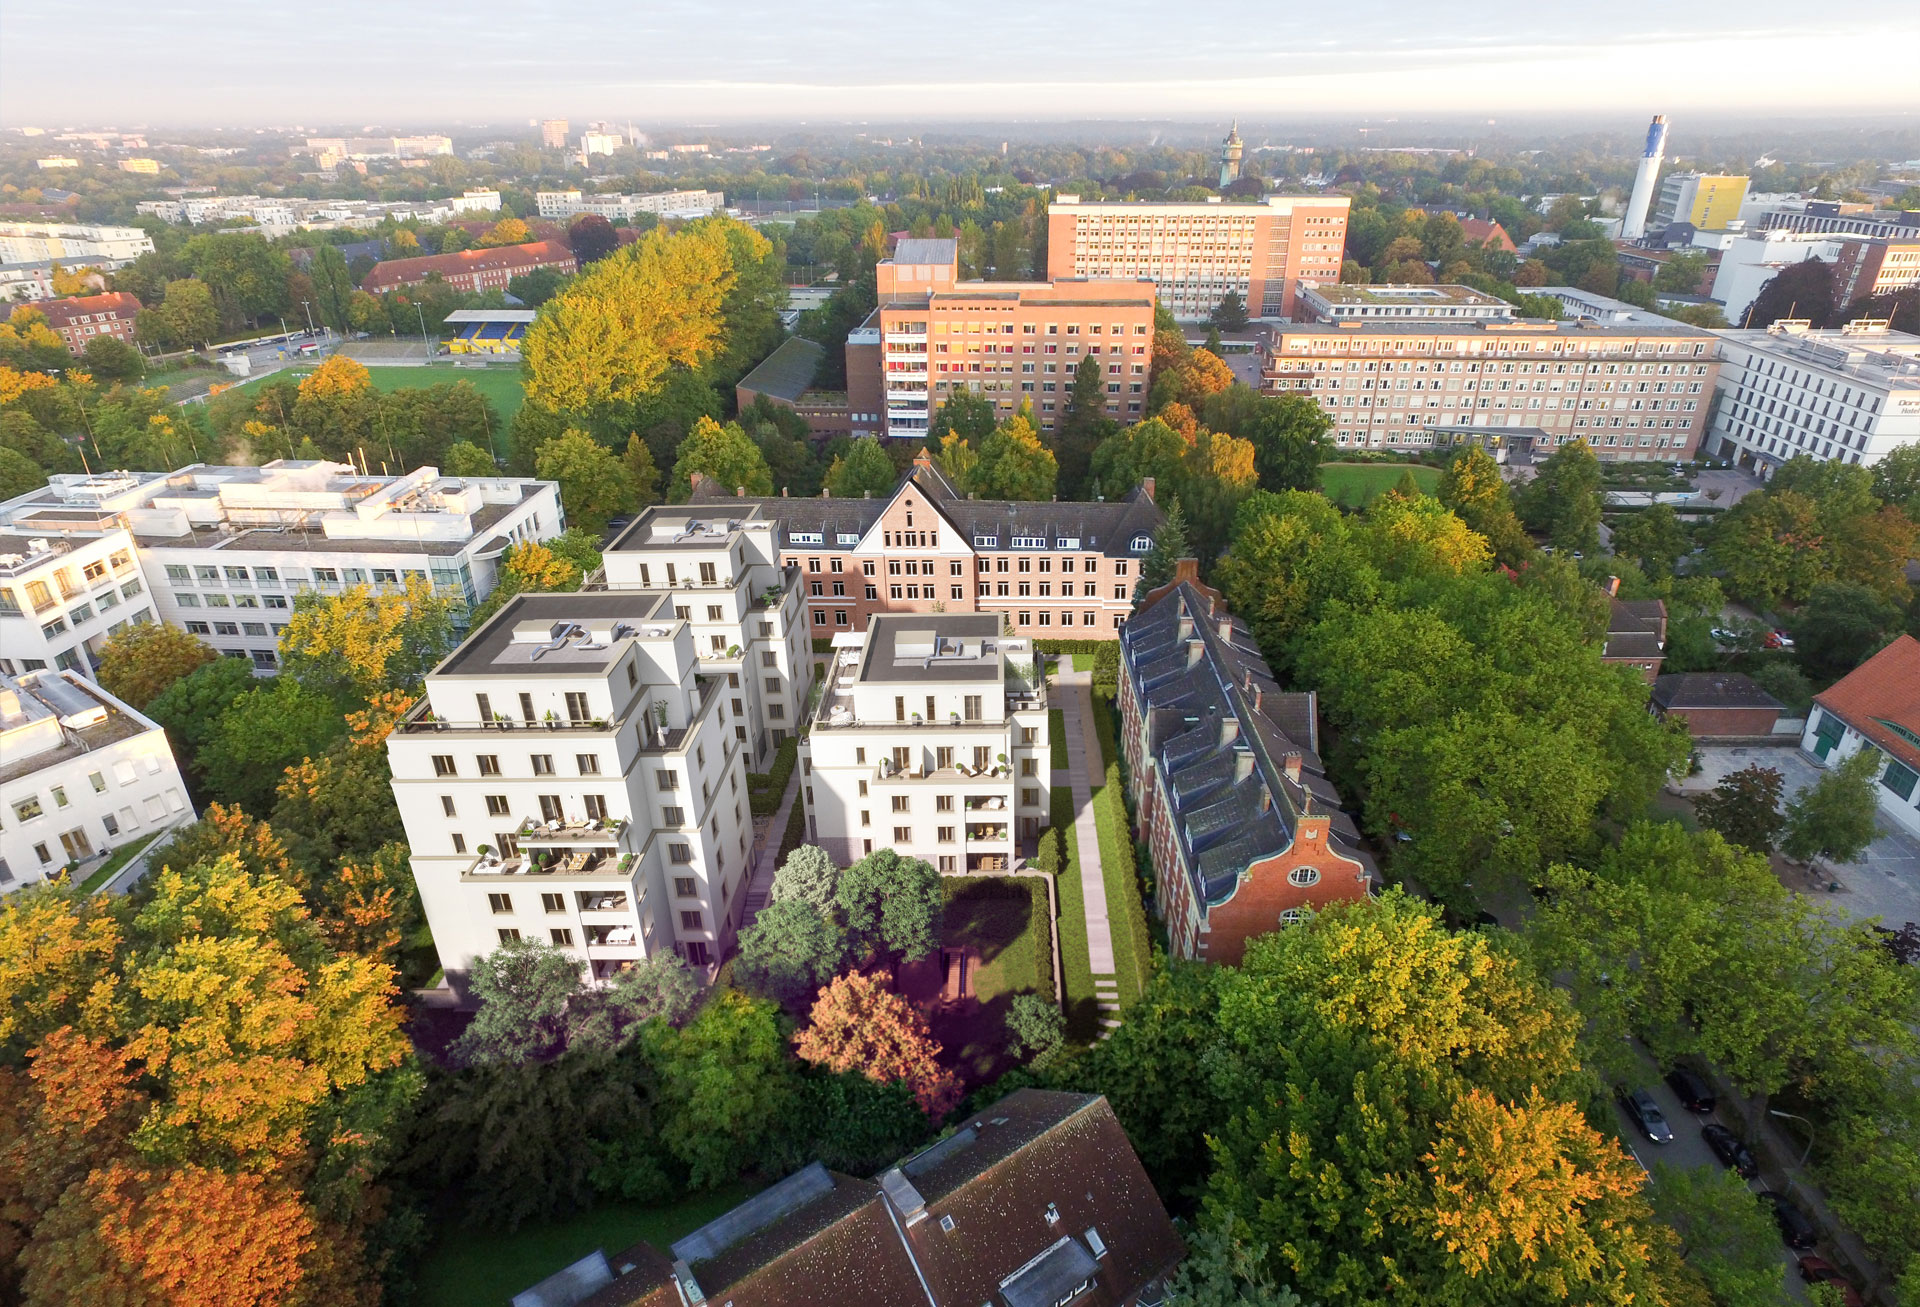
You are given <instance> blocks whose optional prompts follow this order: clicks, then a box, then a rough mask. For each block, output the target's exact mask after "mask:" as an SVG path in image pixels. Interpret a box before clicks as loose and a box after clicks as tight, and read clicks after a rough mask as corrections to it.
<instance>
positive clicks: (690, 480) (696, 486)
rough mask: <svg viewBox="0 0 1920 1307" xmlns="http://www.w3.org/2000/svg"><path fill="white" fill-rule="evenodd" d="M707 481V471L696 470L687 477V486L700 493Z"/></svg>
mask: <svg viewBox="0 0 1920 1307" xmlns="http://www.w3.org/2000/svg"><path fill="white" fill-rule="evenodd" d="M706 483H707V474H706V473H705V472H695V473H693V474H691V475H690V476H688V477H687V488H688V489H689V490H691V491H693V493H695V494H698V493H700V487H701V486H703V485H705V484H706Z"/></svg>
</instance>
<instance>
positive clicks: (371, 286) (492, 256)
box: [361, 241, 573, 291]
mask: <svg viewBox="0 0 1920 1307" xmlns="http://www.w3.org/2000/svg"><path fill="white" fill-rule="evenodd" d="M545 264H559V265H562V266H565V267H566V268H567V270H568V271H572V268H573V251H572V250H570V249H568V248H567V247H566V246H565V245H562V244H561V243H560V242H559V241H533V242H531V243H530V244H526V245H502V246H500V247H499V248H498V249H491V250H461V251H460V252H459V253H457V254H426V255H422V256H421V257H419V258H417V259H388V260H386V261H385V262H382V263H376V264H375V265H374V266H373V271H371V272H369V273H368V274H367V279H366V280H365V281H363V282H362V283H361V289H363V290H369V291H381V290H390V289H392V288H393V287H395V286H410V285H413V284H415V283H417V282H422V281H425V280H426V279H427V278H428V277H429V276H430V275H432V274H433V273H436V272H437V273H439V274H440V275H441V276H442V277H444V278H446V279H447V280H449V281H451V280H452V279H453V278H455V277H457V276H469V275H471V274H473V273H476V272H501V271H508V272H511V271H516V270H519V269H522V268H537V267H540V266H542V265H545Z"/></svg>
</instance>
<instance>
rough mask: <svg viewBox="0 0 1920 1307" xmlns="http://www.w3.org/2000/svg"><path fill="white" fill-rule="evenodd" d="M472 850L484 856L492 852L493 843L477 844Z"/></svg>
mask: <svg viewBox="0 0 1920 1307" xmlns="http://www.w3.org/2000/svg"><path fill="white" fill-rule="evenodd" d="M474 852H475V853H478V854H479V855H480V856H481V857H483V858H484V857H486V856H488V855H489V854H491V853H492V852H493V845H491V844H482V845H479V846H478V847H476V848H475V849H474Z"/></svg>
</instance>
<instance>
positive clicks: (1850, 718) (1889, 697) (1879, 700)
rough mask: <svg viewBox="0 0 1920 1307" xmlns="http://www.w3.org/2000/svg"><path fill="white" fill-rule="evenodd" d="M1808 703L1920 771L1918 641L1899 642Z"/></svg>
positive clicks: (1904, 637)
mask: <svg viewBox="0 0 1920 1307" xmlns="http://www.w3.org/2000/svg"><path fill="white" fill-rule="evenodd" d="M1813 701H1814V702H1815V703H1816V704H1818V705H1820V707H1821V708H1823V709H1825V710H1826V711H1828V712H1831V713H1833V714H1835V715H1836V716H1838V717H1840V718H1841V719H1842V720H1844V721H1845V722H1846V723H1847V725H1849V726H1851V727H1853V729H1854V730H1856V731H1858V732H1860V734H1862V735H1864V736H1866V737H1867V738H1868V739H1869V740H1871V741H1872V742H1873V743H1874V744H1875V745H1877V746H1878V747H1879V748H1880V749H1881V750H1883V751H1884V752H1886V753H1887V754H1888V755H1889V756H1891V757H1894V758H1898V759H1899V760H1900V761H1901V762H1903V763H1905V764H1906V765H1907V766H1909V767H1912V768H1915V769H1917V770H1920V640H1916V639H1914V638H1913V637H1912V636H1910V635H1903V636H1901V637H1900V638H1899V639H1898V640H1895V641H1894V642H1893V643H1892V644H1890V645H1888V646H1887V647H1886V648H1884V649H1882V650H1881V651H1880V652H1879V653H1877V654H1875V655H1874V656H1873V657H1871V658H1869V659H1867V661H1865V662H1864V663H1861V664H1860V665H1859V666H1858V667H1856V668H1854V669H1853V670H1852V671H1850V672H1848V673H1847V674H1846V675H1845V676H1843V677H1841V678H1840V679H1839V680H1838V681H1835V682H1834V683H1833V685H1832V687H1831V688H1829V689H1827V690H1825V691H1823V692H1821V693H1820V694H1816V695H1815V696H1813Z"/></svg>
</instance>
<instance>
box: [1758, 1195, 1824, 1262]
mask: <svg viewBox="0 0 1920 1307" xmlns="http://www.w3.org/2000/svg"><path fill="white" fill-rule="evenodd" d="M1755 1197H1757V1198H1758V1199H1759V1200H1760V1201H1761V1202H1763V1203H1766V1204H1767V1205H1769V1206H1770V1207H1772V1208H1773V1219H1774V1223H1775V1224H1777V1225H1778V1226H1779V1227H1780V1237H1781V1238H1782V1239H1784V1240H1786V1242H1787V1247H1789V1248H1791V1249H1793V1250H1794V1251H1795V1252H1807V1251H1809V1250H1811V1249H1812V1247H1813V1243H1814V1240H1815V1239H1816V1238H1817V1237H1818V1235H1819V1231H1817V1230H1815V1229H1814V1228H1813V1222H1812V1221H1811V1220H1809V1219H1808V1217H1807V1214H1806V1213H1805V1212H1803V1211H1801V1210H1800V1209H1799V1208H1798V1207H1795V1206H1794V1205H1793V1199H1791V1198H1789V1197H1787V1196H1786V1195H1785V1194H1777V1193H1775V1192H1774V1191H1773V1190H1771V1189H1762V1190H1761V1191H1760V1192H1759V1193H1758V1194H1756V1195H1755Z"/></svg>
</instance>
